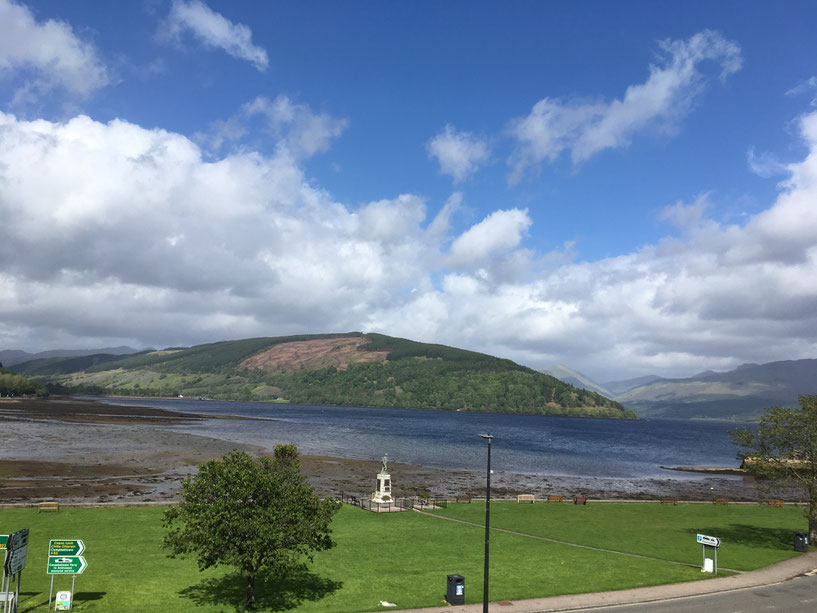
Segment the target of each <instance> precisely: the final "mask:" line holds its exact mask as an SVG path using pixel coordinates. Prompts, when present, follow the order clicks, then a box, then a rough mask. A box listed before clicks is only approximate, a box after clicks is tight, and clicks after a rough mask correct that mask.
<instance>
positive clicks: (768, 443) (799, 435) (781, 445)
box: [731, 395, 817, 543]
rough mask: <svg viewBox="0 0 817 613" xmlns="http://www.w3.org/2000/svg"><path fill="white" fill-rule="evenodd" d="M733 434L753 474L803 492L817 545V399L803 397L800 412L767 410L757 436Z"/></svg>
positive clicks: (744, 431) (743, 431)
mask: <svg viewBox="0 0 817 613" xmlns="http://www.w3.org/2000/svg"><path fill="white" fill-rule="evenodd" d="M731 434H732V439H733V440H734V442H735V443H736V444H738V445H740V446H741V447H742V448H743V450H742V451H741V452H740V453H738V458H739V459H742V460H744V466H745V467H746V469H747V470H748V471H749V472H750V473H753V474H755V475H757V476H759V477H764V478H769V479H777V480H781V481H785V482H788V483H791V484H794V485H796V486H798V487H799V488H801V489H802V490H803V492H804V493H805V495H806V497H807V500H808V506H807V507H806V513H805V514H806V517H807V518H808V531H809V542H811V543H817V395H811V396H800V406H799V408H784V407H772V408H767V409H764V413H763V415H762V416H761V417H760V421H759V422H758V425H757V431H756V432H755V431H754V429H749V428H743V429H740V430H736V431H735V432H732V433H731Z"/></svg>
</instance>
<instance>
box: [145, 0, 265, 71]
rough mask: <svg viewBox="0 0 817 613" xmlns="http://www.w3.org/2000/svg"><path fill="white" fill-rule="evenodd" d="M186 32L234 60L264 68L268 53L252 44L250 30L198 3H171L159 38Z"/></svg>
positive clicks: (177, 36) (195, 0)
mask: <svg viewBox="0 0 817 613" xmlns="http://www.w3.org/2000/svg"><path fill="white" fill-rule="evenodd" d="M185 31H190V32H191V33H192V34H193V35H194V36H195V37H196V39H198V41H199V42H201V43H202V44H204V45H205V46H206V47H212V48H214V49H221V50H222V51H224V52H225V53H228V54H229V55H232V56H233V57H235V58H238V59H240V60H247V61H248V62H250V63H251V64H253V65H254V66H255V67H256V68H257V69H258V70H261V71H264V70H266V69H267V66H268V64H269V58H268V57H267V52H266V51H265V50H264V49H262V48H261V47H258V46H257V45H254V44H253V43H252V31H251V30H250V28H249V27H247V26H245V25H244V24H241V23H233V22H232V21H230V20H229V19H227V18H226V17H224V16H223V15H222V14H221V13H216V12H215V11H214V10H212V9H211V8H210V7H208V6H207V5H206V4H204V3H203V2H201V1H200V0H173V4H172V6H171V7H170V15H168V18H167V21H166V23H165V24H164V30H163V31H162V32H160V35H161V36H163V37H167V38H169V39H171V40H179V39H180V38H181V35H182V33H183V32H185Z"/></svg>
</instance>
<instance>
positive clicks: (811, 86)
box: [786, 76, 817, 106]
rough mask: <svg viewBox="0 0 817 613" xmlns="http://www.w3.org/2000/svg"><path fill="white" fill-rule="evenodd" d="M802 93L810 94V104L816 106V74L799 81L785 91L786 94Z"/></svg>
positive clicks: (795, 94)
mask: <svg viewBox="0 0 817 613" xmlns="http://www.w3.org/2000/svg"><path fill="white" fill-rule="evenodd" d="M803 94H807V95H810V96H812V98H811V106H817V76H812V77H809V78H808V79H805V80H803V81H801V82H800V83H798V84H797V85H795V86H794V87H792V88H791V89H790V90H789V91H787V92H786V95H787V96H800V95H803Z"/></svg>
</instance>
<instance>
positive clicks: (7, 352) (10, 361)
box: [0, 346, 139, 368]
mask: <svg viewBox="0 0 817 613" xmlns="http://www.w3.org/2000/svg"><path fill="white" fill-rule="evenodd" d="M138 351H139V349H134V348H133V347H125V346H122V347H105V348H104V349H53V350H51V351H40V352H38V353H29V352H28V351H22V350H20V349H3V350H2V351H0V364H2V365H3V366H5V367H6V368H8V367H9V366H13V365H14V364H22V363H23V362H29V361H31V360H40V359H44V358H70V357H77V356H86V355H94V354H109V355H129V354H131V353H137V352H138Z"/></svg>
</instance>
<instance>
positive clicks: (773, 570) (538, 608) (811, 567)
mask: <svg viewBox="0 0 817 613" xmlns="http://www.w3.org/2000/svg"><path fill="white" fill-rule="evenodd" d="M435 517H439V516H436V515H435ZM514 534H521V533H514ZM524 536H530V535H524ZM540 538H541V537H540ZM548 540H551V539H548ZM559 542H562V541H559ZM564 544H566V545H573V546H581V545H575V543H566V542H565V543H564ZM611 553H621V552H611ZM639 557H646V556H639ZM661 561H662V562H666V560H661ZM806 573H817V551H812V552H809V553H805V554H801V555H799V556H796V557H794V558H791V559H789V560H786V561H784V562H780V563H779V564H773V565H772V566H767V567H766V568H761V569H759V570H754V571H751V572H744V573H739V574H736V575H731V576H729V577H719V578H717V579H705V580H701V581H688V582H685V583H672V584H669V585H656V586H652V587H641V588H633V589H629V590H617V591H615V592H595V593H592V594H573V595H568V596H552V597H549V598H532V599H529V600H517V601H514V602H508V601H503V602H502V603H501V604H500V603H499V602H491V603H490V604H489V610H490V611H491V613H539V612H546V611H575V610H580V609H592V608H598V607H608V606H616V605H623V604H635V603H645V602H660V601H664V600H670V599H673V598H685V597H689V596H699V595H703V594H718V593H723V592H730V591H734V590H745V589H747V588H754V587H759V586H765V585H774V584H776V583H780V582H782V581H787V580H789V579H793V578H795V577H798V576H801V575H805V574H806ZM477 589H478V590H479V593H481V592H482V586H481V585H480V586H479V587H478V588H477ZM471 590H472V591H471V595H472V597H473V595H474V592H473V588H471ZM379 610H381V611H389V610H390V611H394V609H387V608H385V607H383V608H381V609H379ZM443 611H445V612H446V613H481V612H482V603H481V602H480V603H479V604H468V605H462V606H457V607H452V606H450V605H446V606H440V607H430V608H425V609H411V610H408V609H405V610H402V611H394V613H442V612H443Z"/></svg>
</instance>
